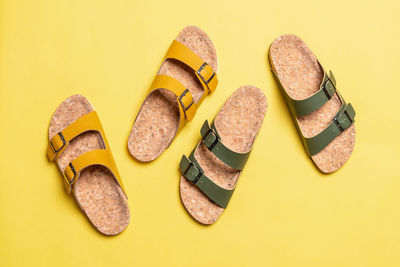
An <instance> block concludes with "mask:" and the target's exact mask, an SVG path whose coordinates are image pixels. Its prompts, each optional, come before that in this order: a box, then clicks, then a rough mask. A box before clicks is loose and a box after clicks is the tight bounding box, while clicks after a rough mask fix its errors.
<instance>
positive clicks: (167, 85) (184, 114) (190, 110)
mask: <svg viewBox="0 0 400 267" xmlns="http://www.w3.org/2000/svg"><path fill="white" fill-rule="evenodd" d="M158 89H167V90H169V91H171V92H172V93H174V95H175V96H176V99H177V101H178V103H179V111H180V114H181V118H186V119H187V120H188V121H191V120H192V119H193V117H194V115H195V114H196V110H197V104H196V103H195V102H194V99H193V96H192V94H191V93H190V91H189V90H188V89H187V88H186V87H185V86H184V85H183V84H182V83H180V82H179V81H178V80H176V79H174V78H172V77H170V76H166V75H161V74H159V75H157V76H156V77H155V79H154V81H153V84H152V85H151V88H150V93H151V92H152V91H154V90H158Z"/></svg>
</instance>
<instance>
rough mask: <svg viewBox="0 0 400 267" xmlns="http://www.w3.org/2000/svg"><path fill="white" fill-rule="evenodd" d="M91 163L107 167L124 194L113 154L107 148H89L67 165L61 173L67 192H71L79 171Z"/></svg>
mask: <svg viewBox="0 0 400 267" xmlns="http://www.w3.org/2000/svg"><path fill="white" fill-rule="evenodd" d="M93 165H100V166H104V167H106V168H107V169H109V170H110V172H111V173H112V174H113V176H114V178H115V180H116V182H117V183H118V185H119V186H120V187H121V189H122V191H123V192H124V194H125V196H126V193H125V189H124V187H123V185H122V181H121V178H120V176H119V173H118V170H117V167H116V165H115V162H114V159H113V156H112V154H111V152H110V151H109V150H108V149H97V150H91V151H89V152H87V153H85V154H82V155H80V156H79V157H77V158H75V159H74V160H72V161H71V162H70V163H69V164H68V165H67V167H66V168H65V170H64V173H63V174H64V185H65V188H66V190H67V191H68V193H71V191H72V185H73V184H74V182H75V181H76V180H77V179H78V178H79V175H80V173H81V171H82V170H84V169H85V168H86V167H89V166H93Z"/></svg>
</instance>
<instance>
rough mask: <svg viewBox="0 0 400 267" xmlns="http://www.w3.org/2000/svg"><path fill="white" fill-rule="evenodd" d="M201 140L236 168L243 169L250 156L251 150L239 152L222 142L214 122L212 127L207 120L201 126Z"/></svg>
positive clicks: (220, 157) (221, 158)
mask: <svg viewBox="0 0 400 267" xmlns="http://www.w3.org/2000/svg"><path fill="white" fill-rule="evenodd" d="M200 133H201V136H202V138H201V140H202V142H203V143H204V145H205V146H206V147H207V148H208V150H210V151H211V152H212V153H213V154H214V155H215V156H216V157H217V158H218V159H219V160H221V161H222V162H223V163H225V164H226V165H228V166H229V167H231V168H233V169H236V170H243V168H244V166H245V165H246V162H247V159H248V158H249V156H250V152H251V150H249V151H248V152H247V153H238V152H235V151H232V150H230V149H229V148H228V147H226V146H225V145H224V144H223V143H222V142H221V138H220V136H219V134H218V131H217V128H216V127H215V125H214V122H213V123H212V124H211V127H210V125H209V123H208V121H207V120H206V121H205V122H204V124H203V126H202V127H201V130H200Z"/></svg>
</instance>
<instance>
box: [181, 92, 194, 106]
mask: <svg viewBox="0 0 400 267" xmlns="http://www.w3.org/2000/svg"><path fill="white" fill-rule="evenodd" d="M188 92H189V90H188V89H186V90H185V91H183V93H182V94H181V95H180V96H179V98H178V99H179V102H180V103H181V106H182V108H183V111H186V110H188V109H189V108H190V107H191V106H192V105H193V103H194V99H193V97H192V102H190V104H189V106H187V107H186V106H185V104H184V103H183V102H182V98H183V97H184V96H185V95H186V94H187V93H188Z"/></svg>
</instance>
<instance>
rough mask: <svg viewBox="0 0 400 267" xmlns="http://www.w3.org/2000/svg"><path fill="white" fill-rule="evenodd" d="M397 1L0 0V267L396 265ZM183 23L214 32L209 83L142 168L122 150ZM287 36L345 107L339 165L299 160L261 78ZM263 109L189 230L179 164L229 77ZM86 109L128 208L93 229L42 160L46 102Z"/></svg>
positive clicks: (270, 82) (270, 83) (289, 129)
mask: <svg viewBox="0 0 400 267" xmlns="http://www.w3.org/2000/svg"><path fill="white" fill-rule="evenodd" d="M399 12H400V2H398V1H394V0H392V1H388V0H383V1H380V2H379V3H373V2H369V1H358V0H357V1H341V0H339V1H333V2H332V1H329V2H326V1H316V0H315V1H275V2H270V1H261V0H260V1H240V2H239V1H237V2H236V1H225V0H222V1H209V2H207V1H177V0H171V1H164V2H161V1H128V0H126V1H115V0H114V1H86V0H83V1H78V0H72V1H67V0H60V1H50V0H38V1H28V0H26V1H23V0H21V1H11V0H2V1H0V122H1V127H2V128H1V131H0V148H1V150H0V182H1V186H0V240H1V242H0V259H1V260H0V265H1V266H349V267H350V266H351V267H354V266H389V267H392V266H393V267H395V266H399V265H400V254H399V253H398V251H399V250H400V227H399V225H400V209H399V208H398V205H399V203H400V194H399V190H400V179H399V178H400V173H399V166H398V163H399V159H400V140H399V138H398V136H399V130H400V126H399V125H400V117H399V112H398V108H397V107H398V99H399V98H400V90H399V88H398V87H399V83H398V81H397V79H396V77H397V76H398V73H399V71H400V61H399V58H400V52H399V50H398V49H399V47H400V20H399V18H398V14H399ZM187 25H196V26H198V27H199V28H201V29H202V30H204V31H205V32H206V33H207V35H208V36H209V37H210V39H211V40H212V42H213V44H214V46H215V49H216V53H217V57H218V80H219V84H218V87H217V89H216V90H215V92H213V93H212V94H210V95H209V96H208V97H207V99H206V100H205V101H204V102H203V103H202V104H201V105H200V106H199V107H198V110H197V114H196V116H195V117H194V119H193V121H192V122H190V123H188V124H187V125H186V126H185V127H184V128H183V129H182V131H181V132H180V133H179V134H178V136H177V137H176V139H175V140H174V141H173V142H172V144H171V146H170V147H169V148H168V149H167V150H165V151H164V152H163V154H162V155H161V156H160V157H159V158H157V159H156V160H155V161H153V162H151V163H140V162H138V161H136V160H134V159H133V157H132V156H131V155H130V153H129V151H128V148H127V141H128V136H129V133H130V131H131V128H132V125H133V121H134V118H135V116H136V114H137V112H138V111H139V108H140V105H141V104H142V102H143V100H144V98H145V96H146V95H147V94H148V89H149V88H150V85H151V83H152V81H153V79H154V77H155V75H156V73H157V71H158V70H159V68H160V64H161V61H162V59H163V57H164V55H165V53H166V51H167V50H168V47H169V46H170V44H171V42H172V41H173V40H174V39H175V38H176V37H177V35H178V34H179V32H180V31H181V30H182V29H183V28H184V27H185V26H187ZM285 33H292V34H296V35H297V36H299V37H301V38H302V40H304V42H305V43H306V44H307V45H308V46H309V47H310V49H311V50H312V51H313V53H314V54H315V55H316V57H317V58H318V59H319V60H320V62H321V63H322V65H323V66H324V68H325V69H326V70H327V71H329V70H332V71H333V73H334V75H335V77H336V81H337V87H338V90H339V91H340V93H341V94H342V95H343V96H344V98H345V99H346V101H347V102H351V103H352V105H353V106H354V109H355V110H356V112H357V116H356V118H355V120H356V129H357V130H356V131H357V135H356V143H355V146H354V151H353V153H352V155H351V156H350V158H349V160H348V161H347V162H346V163H345V164H344V166H343V167H342V168H341V169H339V170H338V171H337V172H335V173H333V174H330V175H325V174H322V173H321V172H319V171H318V169H317V168H316V167H315V166H314V164H313V162H312V161H311V159H309V158H308V156H307V154H306V152H305V150H304V148H303V145H302V143H301V140H300V138H299V136H298V134H297V132H296V128H295V126H294V124H293V122H292V120H291V117H290V114H289V111H288V109H287V107H286V104H285V102H284V100H283V98H282V96H281V94H280V92H279V89H278V87H277V85H276V83H275V81H274V79H273V76H272V74H271V71H270V66H269V63H268V59H267V52H268V47H269V45H270V44H271V42H272V41H273V40H274V39H275V38H276V37H278V36H279V35H282V34H285ZM243 85H253V86H255V87H257V88H260V89H261V90H263V92H264V93H265V95H266V97H267V100H268V110H267V113H266V116H265V119H264V123H263V125H262V126H261V130H260V132H259V135H258V137H257V139H256V141H255V144H254V149H253V151H252V154H251V155H250V158H249V160H248V162H247V164H246V166H245V169H244V171H243V173H242V174H241V175H240V178H239V181H238V185H237V187H236V191H235V193H234V194H233V197H232V199H231V200H230V203H229V205H228V207H227V209H226V210H225V211H224V213H223V214H222V216H221V217H220V218H219V220H218V221H217V222H216V223H215V224H213V225H211V226H203V225H201V224H199V223H197V222H196V221H195V220H193V219H192V218H191V217H190V215H189V214H188V213H187V212H186V210H185V208H184V207H183V205H182V203H181V200H180V194H179V183H180V177H181V175H180V172H179V168H178V164H179V162H180V159H181V156H182V154H186V155H188V154H189V153H190V152H191V150H192V149H193V147H194V146H195V145H196V144H197V143H198V141H199V139H200V133H199V131H200V128H201V126H202V124H203V123H204V121H205V120H206V119H208V120H209V121H211V120H212V119H213V118H214V117H215V115H216V113H217V112H218V110H219V109H220V108H221V106H222V104H223V103H224V102H225V100H226V99H227V98H228V97H229V96H230V95H231V94H232V93H233V92H234V91H235V90H236V89H237V88H239V87H241V86H243ZM74 94H82V95H83V96H85V97H86V98H88V99H89V100H90V103H91V104H92V105H93V106H94V107H95V109H96V111H97V113H98V115H99V117H100V120H101V123H102V125H103V128H104V131H105V133H106V135H107V139H108V142H109V144H110V146H111V150H112V153H113V155H114V158H115V161H116V164H117V167H118V170H119V172H120V175H121V179H122V181H123V184H124V187H125V189H126V193H127V195H128V204H129V208H130V214H131V219H130V223H129V226H128V227H127V228H126V230H125V231H124V232H122V233H121V234H119V235H117V236H114V237H107V236H104V235H102V234H100V233H99V232H98V231H97V230H96V229H95V228H94V227H93V226H92V225H91V223H90V222H89V221H88V219H87V218H85V216H84V215H83V213H82V212H81V211H80V209H79V207H78V205H77V204H76V203H75V200H74V198H73V195H68V194H67V193H66V192H65V189H64V185H63V178H62V175H61V174H60V172H59V170H58V169H57V167H56V165H55V164H53V163H51V162H49V161H48V160H47V157H46V149H47V145H48V130H49V123H50V119H51V116H52V114H53V112H54V111H55V109H56V108H57V107H58V106H59V105H60V104H61V102H62V101H64V100H65V99H66V98H68V97H69V96H71V95H74Z"/></svg>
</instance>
